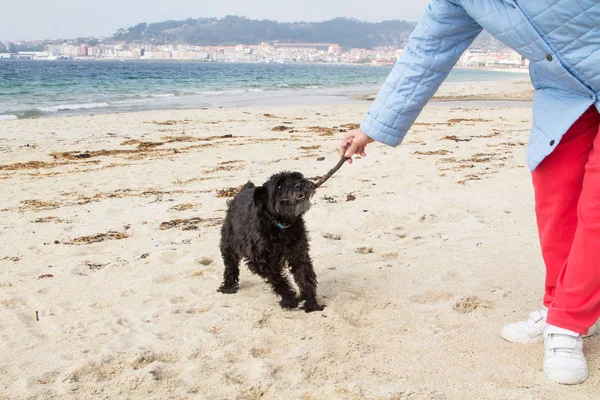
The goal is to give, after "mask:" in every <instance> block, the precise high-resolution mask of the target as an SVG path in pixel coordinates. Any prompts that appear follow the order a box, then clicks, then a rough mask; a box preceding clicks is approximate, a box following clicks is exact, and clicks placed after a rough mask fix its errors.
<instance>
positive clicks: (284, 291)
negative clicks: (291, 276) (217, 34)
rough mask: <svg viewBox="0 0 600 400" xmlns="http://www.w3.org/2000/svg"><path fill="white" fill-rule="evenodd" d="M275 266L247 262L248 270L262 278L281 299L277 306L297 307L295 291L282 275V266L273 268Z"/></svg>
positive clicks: (297, 301)
mask: <svg viewBox="0 0 600 400" xmlns="http://www.w3.org/2000/svg"><path fill="white" fill-rule="evenodd" d="M275 265H277V263H274V264H273V265H271V264H262V263H257V262H248V267H249V268H250V270H251V271H252V272H254V273H256V274H258V275H260V276H261V277H263V278H264V279H265V280H266V281H267V282H268V283H269V284H270V285H271V286H272V287H273V290H274V291H275V293H276V294H277V295H278V296H280V297H281V301H280V302H279V304H280V305H281V307H282V308H296V307H298V303H299V300H298V298H297V297H296V291H295V290H294V288H293V287H292V285H290V282H289V281H288V279H287V278H286V277H285V276H283V275H282V270H283V266H279V267H275Z"/></svg>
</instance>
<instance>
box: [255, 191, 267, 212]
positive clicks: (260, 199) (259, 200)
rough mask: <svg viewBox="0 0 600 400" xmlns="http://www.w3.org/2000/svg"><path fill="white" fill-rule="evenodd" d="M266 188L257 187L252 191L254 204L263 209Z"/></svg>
mask: <svg viewBox="0 0 600 400" xmlns="http://www.w3.org/2000/svg"><path fill="white" fill-rule="evenodd" d="M268 195H269V194H268V193H267V188H266V187H264V186H257V187H256V188H255V189H254V204H256V205H257V206H259V207H261V208H262V207H265V206H266V205H267V199H268Z"/></svg>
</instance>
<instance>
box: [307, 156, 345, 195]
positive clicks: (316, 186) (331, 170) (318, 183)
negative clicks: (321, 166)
mask: <svg viewBox="0 0 600 400" xmlns="http://www.w3.org/2000/svg"><path fill="white" fill-rule="evenodd" d="M348 158H350V157H344V156H342V158H340V161H338V163H337V164H336V165H335V167H333V168H332V169H330V170H329V172H328V173H326V174H325V175H324V176H322V177H320V178H319V179H318V180H317V181H316V182H315V189H316V188H318V187H319V186H321V185H322V184H323V183H325V181H326V180H327V179H329V178H331V176H332V175H333V174H335V173H336V172H337V170H338V169H340V168H342V165H344V163H345V162H346V160H348Z"/></svg>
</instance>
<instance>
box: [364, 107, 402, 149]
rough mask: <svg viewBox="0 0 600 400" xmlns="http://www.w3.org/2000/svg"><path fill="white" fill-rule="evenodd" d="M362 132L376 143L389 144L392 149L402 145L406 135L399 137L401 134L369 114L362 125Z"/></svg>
mask: <svg viewBox="0 0 600 400" xmlns="http://www.w3.org/2000/svg"><path fill="white" fill-rule="evenodd" d="M360 130H361V131H363V133H364V134H365V135H367V136H368V137H370V138H371V139H373V140H375V141H376V142H379V143H383V144H387V145H388V146H392V147H396V146H398V145H399V144H400V143H402V139H404V136H405V134H406V133H405V134H404V135H399V132H397V131H395V130H393V129H390V128H389V127H387V126H385V125H383V124H381V123H380V122H379V121H377V120H376V119H375V118H373V117H372V116H371V115H370V114H367V115H366V116H365V118H364V119H363V121H362V123H361V124H360Z"/></svg>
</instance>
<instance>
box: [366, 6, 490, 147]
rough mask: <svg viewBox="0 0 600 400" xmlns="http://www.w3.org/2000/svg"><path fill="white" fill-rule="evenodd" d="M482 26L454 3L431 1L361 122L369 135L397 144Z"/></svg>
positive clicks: (389, 143)
mask: <svg viewBox="0 0 600 400" xmlns="http://www.w3.org/2000/svg"><path fill="white" fill-rule="evenodd" d="M481 30H482V28H481V26H480V25H479V24H477V22H475V20H473V18H471V17H470V16H469V15H468V14H467V12H466V11H465V10H464V9H463V8H462V7H461V6H459V5H457V4H454V2H453V1H450V0H431V2H430V3H429V5H428V7H427V10H426V12H425V15H424V17H423V19H422V20H421V21H420V22H419V24H418V25H417V27H416V28H415V30H414V31H413V32H412V34H411V35H410V38H409V41H408V44H407V46H406V48H405V50H404V53H403V54H402V56H401V57H400V59H399V60H398V62H397V63H396V65H395V66H394V68H393V69H392V72H391V73H390V75H389V76H388V77H387V79H386V81H385V82H384V84H383V86H382V87H381V89H380V91H379V94H378V95H377V98H376V99H375V101H374V102H373V104H372V105H371V108H370V110H369V112H368V114H367V115H366V116H365V118H364V120H363V121H362V123H361V126H360V127H361V130H362V131H363V132H364V133H365V134H367V136H369V137H371V138H373V139H375V140H376V141H378V142H381V143H385V144H388V145H390V146H394V147H395V146H398V145H399V144H400V143H401V142H402V140H403V139H404V136H405V135H406V132H408V130H409V129H410V127H411V125H412V124H413V122H415V120H416V119H417V117H418V115H419V113H420V112H421V110H423V107H425V105H426V104H427V102H428V101H429V99H430V98H431V97H432V96H433V95H434V94H435V92H436V91H437V90H438V88H439V87H440V85H441V84H442V82H443V81H444V79H446V77H447V76H448V74H449V73H450V71H451V70H452V68H453V67H454V65H455V64H456V62H457V61H458V59H459V58H460V56H461V55H462V53H463V52H464V51H465V49H466V48H467V47H469V45H470V44H471V43H472V42H473V40H475V38H476V37H477V35H479V33H480V32H481Z"/></svg>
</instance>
